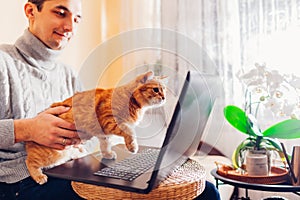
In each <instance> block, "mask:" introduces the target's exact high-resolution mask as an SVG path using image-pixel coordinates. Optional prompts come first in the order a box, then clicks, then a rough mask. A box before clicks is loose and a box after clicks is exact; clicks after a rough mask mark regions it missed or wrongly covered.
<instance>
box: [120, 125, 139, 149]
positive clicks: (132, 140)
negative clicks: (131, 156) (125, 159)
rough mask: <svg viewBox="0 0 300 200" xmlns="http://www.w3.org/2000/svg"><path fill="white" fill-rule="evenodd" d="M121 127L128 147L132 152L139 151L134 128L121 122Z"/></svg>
mask: <svg viewBox="0 0 300 200" xmlns="http://www.w3.org/2000/svg"><path fill="white" fill-rule="evenodd" d="M119 128H120V129H121V132H122V134H121V136H123V137H124V141H125V145H126V148H127V149H128V150H129V151H130V152H131V153H137V152H138V149H139V146H138V143H137V140H136V134H135V131H134V129H133V128H131V127H129V126H128V125H126V124H120V126H119Z"/></svg>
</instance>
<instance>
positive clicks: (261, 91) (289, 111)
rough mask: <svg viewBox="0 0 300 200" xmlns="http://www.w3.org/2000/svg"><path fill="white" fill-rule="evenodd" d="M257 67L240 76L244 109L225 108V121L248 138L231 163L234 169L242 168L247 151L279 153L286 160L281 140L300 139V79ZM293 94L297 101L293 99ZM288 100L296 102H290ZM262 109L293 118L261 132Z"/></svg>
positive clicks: (234, 154) (233, 106) (233, 156)
mask: <svg viewBox="0 0 300 200" xmlns="http://www.w3.org/2000/svg"><path fill="white" fill-rule="evenodd" d="M255 67H256V68H255V69H252V70H250V72H248V73H239V74H238V78H239V80H240V81H241V82H242V83H243V84H244V86H245V88H246V90H245V91H246V92H245V105H244V109H241V108H239V107H238V106H235V105H228V106H226V107H225V108H224V116H225V118H226V120H227V121H228V122H229V123H230V124H231V125H232V126H233V127H234V128H236V129H237V130H239V131H240V132H242V133H245V134H246V135H248V137H247V138H246V139H245V140H244V141H242V142H241V143H240V144H239V145H238V146H237V148H236V149H235V151H234V152H233V155H232V162H233V165H234V167H235V168H240V167H241V166H242V164H243V163H244V159H245V152H246V151H248V150H264V151H276V152H277V153H278V154H279V156H280V157H281V158H282V159H283V160H284V154H283V152H282V148H281V145H280V143H279V141H278V139H295V138H300V120H298V119H297V114H298V113H299V105H300V103H299V94H298V93H299V91H298V90H299V89H298V88H300V79H299V78H298V77H295V76H288V75H280V74H279V73H278V72H277V71H274V70H268V69H267V68H266V66H265V65H259V64H256V65H255ZM292 90H293V94H294V95H295V96H296V97H295V98H291V91H292ZM286 94H288V95H286ZM255 98H256V99H255ZM289 100H291V101H293V102H288V101H289ZM259 108H261V110H266V109H269V110H271V111H272V113H273V114H274V115H280V116H281V117H283V116H285V117H287V116H290V118H288V119H285V120H281V121H280V122H277V123H275V124H274V125H271V126H269V127H267V128H265V130H261V128H260V126H259V125H260V123H259V122H260V121H259V120H258V119H257V115H258V112H259Z"/></svg>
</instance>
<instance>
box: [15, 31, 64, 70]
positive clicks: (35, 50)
mask: <svg viewBox="0 0 300 200" xmlns="http://www.w3.org/2000/svg"><path fill="white" fill-rule="evenodd" d="M15 46H16V48H17V49H18V50H19V52H20V53H21V54H22V56H23V57H24V58H25V59H26V61H27V62H28V63H30V64H31V65H33V66H35V67H37V68H43V69H48V70H51V69H52V68H54V67H55V65H53V59H56V58H57V56H59V55H60V53H61V52H62V51H61V50H53V49H50V48H48V47H47V46H46V45H45V44H44V43H43V42H41V41H40V40H39V39H38V38H37V37H36V36H34V35H33V34H32V33H31V32H30V31H29V30H28V29H26V30H25V31H24V34H23V35H22V36H21V37H20V38H19V39H18V40H17V41H16V43H15Z"/></svg>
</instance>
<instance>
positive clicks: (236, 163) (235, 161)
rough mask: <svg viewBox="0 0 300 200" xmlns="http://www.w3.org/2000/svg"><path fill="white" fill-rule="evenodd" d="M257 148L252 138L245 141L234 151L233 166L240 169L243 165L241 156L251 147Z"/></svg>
mask: <svg viewBox="0 0 300 200" xmlns="http://www.w3.org/2000/svg"><path fill="white" fill-rule="evenodd" d="M253 146H255V143H254V142H253V140H252V139H251V138H247V139H245V140H244V141H243V142H242V143H241V144H239V145H238V147H237V148H236V149H235V150H234V152H233V154H232V158H231V159H232V164H233V166H234V167H235V168H240V167H241V165H242V163H241V162H240V157H239V154H240V153H241V152H242V151H244V150H245V149H247V148H249V147H253Z"/></svg>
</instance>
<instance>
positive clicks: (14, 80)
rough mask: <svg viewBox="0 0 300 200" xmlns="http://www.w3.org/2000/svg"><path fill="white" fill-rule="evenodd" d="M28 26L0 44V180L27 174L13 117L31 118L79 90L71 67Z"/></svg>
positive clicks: (10, 181)
mask: <svg viewBox="0 0 300 200" xmlns="http://www.w3.org/2000/svg"><path fill="white" fill-rule="evenodd" d="M60 52H61V51H56V50H51V49H49V48H47V47H46V46H45V45H44V44H43V43H42V42H41V41H40V40H39V39H37V38H36V37H35V36H34V35H33V34H31V33H30V32H29V31H28V30H25V32H24V34H23V36H21V37H20V38H19V39H18V40H17V41H16V43H15V44H14V45H1V46H0V182H6V183H14V182H17V181H19V180H22V179H24V178H26V177H28V176H29V173H28V171H27V168H26V165H25V159H26V152H25V148H24V143H15V142H14V141H15V138H14V124H13V119H20V118H32V117H34V116H36V115H37V113H39V112H41V111H42V110H44V109H46V108H48V107H49V106H50V105H51V104H52V103H53V102H57V101H61V100H63V99H65V98H68V97H70V96H71V95H72V94H73V93H74V92H75V91H77V90H81V86H80V84H79V83H78V81H77V79H76V77H75V75H74V73H73V72H72V70H71V69H70V68H68V67H66V66H65V65H63V64H61V63H58V62H57V61H55V58H56V57H57V55H59V53H60Z"/></svg>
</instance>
